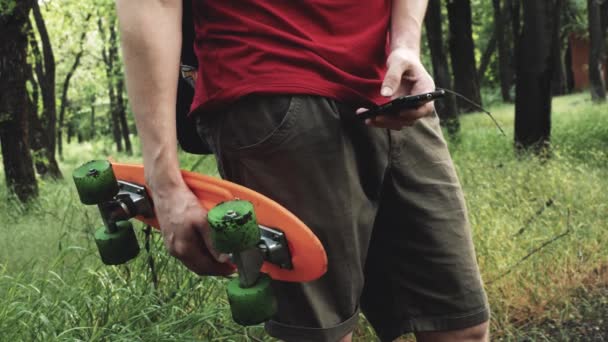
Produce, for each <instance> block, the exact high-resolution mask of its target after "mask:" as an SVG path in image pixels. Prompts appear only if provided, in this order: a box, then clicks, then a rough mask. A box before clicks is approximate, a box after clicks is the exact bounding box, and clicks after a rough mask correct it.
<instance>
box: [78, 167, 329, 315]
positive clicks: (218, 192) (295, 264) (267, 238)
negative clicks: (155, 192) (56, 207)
mask: <svg viewBox="0 0 608 342" xmlns="http://www.w3.org/2000/svg"><path fill="white" fill-rule="evenodd" d="M182 176H183V179H184V181H185V182H186V184H187V185H188V187H189V188H190V189H191V190H192V192H193V193H194V194H195V195H196V196H197V197H198V198H199V201H200V204H201V206H202V207H203V208H205V209H206V210H207V211H208V217H207V219H208V222H209V225H210V229H211V237H212V240H213V244H214V247H215V248H216V249H217V250H218V251H220V252H222V253H228V254H230V255H231V260H232V262H233V264H235V266H236V267H237V269H238V272H239V278H238V279H233V280H232V281H231V282H230V283H229V284H228V288H227V292H228V299H229V302H230V306H231V310H232V315H233V318H234V320H235V321H236V322H237V323H240V324H243V325H251V324H257V323H260V322H263V321H266V320H268V319H269V318H270V317H271V316H272V315H274V313H275V311H276V300H275V299H274V296H273V295H272V291H271V288H270V279H274V280H281V281H290V282H308V281H312V280H315V279H317V278H319V277H321V276H322V275H323V274H324V273H325V271H326V270H327V256H326V254H325V250H324V248H323V246H322V244H321V242H320V241H319V239H318V238H317V237H316V236H315V235H314V233H313V232H312V231H311V230H310V229H309V228H308V227H307V226H306V225H305V224H304V223H303V222H302V221H300V220H299V219H298V218H297V217H296V216H295V215H293V214H292V213H291V212H289V211H288V210H287V209H285V208H284V207H282V206H281V205H280V204H278V203H277V202H275V201H273V200H271V199H269V198H268V197H266V196H264V195H262V194H260V193H257V192H255V191H253V190H251V189H248V188H246V187H243V186H240V185H238V184H235V183H232V182H228V181H225V180H221V179H218V178H213V177H210V176H205V175H201V174H197V173H194V172H188V171H182ZM73 178H74V182H75V184H76V188H77V190H78V193H79V196H80V199H81V201H82V202H83V203H84V204H97V205H98V207H99V209H100V212H101V216H102V218H103V221H104V226H103V227H102V228H100V229H98V230H97V232H96V233H95V241H96V243H97V246H98V249H99V252H100V255H101V258H102V261H103V262H104V263H106V264H111V265H116V264H122V263H125V262H127V261H129V260H131V259H132V258H134V257H135V256H136V255H137V254H138V252H139V244H138V243H137V240H136V238H135V234H134V231H133V228H132V225H131V223H130V222H129V221H128V220H129V219H131V218H135V219H137V220H140V221H143V222H145V223H147V224H149V225H151V226H153V227H155V228H157V229H158V228H159V225H158V221H157V220H156V217H155V216H154V209H153V208H154V207H153V204H152V201H151V198H150V196H149V195H148V191H147V186H146V183H145V180H144V168H143V166H142V165H131V164H120V163H115V162H109V161H105V160H98V161H91V162H88V163H86V164H84V165H82V166H81V167H79V168H77V169H76V170H75V171H74V174H73Z"/></svg>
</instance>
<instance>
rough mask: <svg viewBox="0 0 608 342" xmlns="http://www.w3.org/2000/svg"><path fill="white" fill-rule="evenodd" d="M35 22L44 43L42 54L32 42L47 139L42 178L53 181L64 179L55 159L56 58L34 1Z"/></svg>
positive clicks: (42, 152) (44, 140)
mask: <svg viewBox="0 0 608 342" xmlns="http://www.w3.org/2000/svg"><path fill="white" fill-rule="evenodd" d="M33 13H34V20H35V22H36V27H37V28H38V33H39V34H40V39H41V41H42V53H41V52H40V50H39V48H38V43H37V42H36V41H35V40H32V41H31V42H30V46H31V47H32V52H33V54H34V59H35V61H36V63H35V65H36V67H35V69H36V76H37V78H38V85H39V86H40V92H41V94H42V107H43V110H42V121H43V124H42V125H41V127H42V128H43V130H44V135H45V136H46V139H43V140H42V142H43V143H45V145H44V147H43V149H42V150H41V155H40V157H41V159H40V161H39V162H40V163H47V165H46V167H45V168H42V169H43V170H45V173H44V174H41V176H42V177H45V178H46V177H50V178H53V179H60V178H63V176H62V174H61V171H60V170H59V165H58V164H57V160H56V158H55V132H56V126H57V108H56V107H55V105H56V100H55V57H54V55H53V49H52V47H51V42H50V39H49V35H48V32H47V30H46V25H45V23H44V19H43V18H42V14H41V13H40V7H39V5H38V2H37V1H34V5H33Z"/></svg>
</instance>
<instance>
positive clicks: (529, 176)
mask: <svg viewBox="0 0 608 342" xmlns="http://www.w3.org/2000/svg"><path fill="white" fill-rule="evenodd" d="M588 97H589V96H588V95H587V94H580V95H573V96H567V97H561V98H556V99H555V100H554V115H553V134H552V146H553V147H552V156H551V158H550V159H549V160H546V161H541V160H538V159H536V158H534V157H532V156H520V157H517V156H516V155H515V153H514V152H513V139H512V136H513V123H514V118H513V106H511V105H497V106H494V107H492V108H490V110H491V111H492V113H493V114H494V115H495V117H496V119H497V120H498V121H499V122H500V124H501V126H502V127H503V128H504V129H505V131H506V133H507V137H503V136H501V135H500V134H499V131H498V130H497V129H496V127H495V126H494V124H493V122H492V121H491V120H490V119H489V118H488V117H486V116H484V115H482V114H473V115H467V116H464V117H463V118H462V134H461V137H460V139H459V140H458V141H452V142H450V149H451V151H452V154H453V158H454V160H455V162H456V165H457V169H458V173H459V176H460V179H461V181H462V184H463V187H464V190H465V194H466V197H467V203H468V208H469V214H470V218H471V223H472V228H473V233H474V238H475V245H476V249H477V255H478V262H479V265H480V267H481V270H482V274H483V278H484V280H485V282H486V288H487V291H488V295H489V299H490V303H491V306H492V310H493V320H492V330H493V335H494V336H495V338H502V339H505V340H519V339H522V338H523V337H524V336H525V334H526V333H524V331H529V330H530V329H529V327H530V326H533V325H534V324H536V323H537V322H540V321H542V320H544V319H548V318H551V319H554V320H557V321H560V320H563V319H568V318H570V317H577V315H580V314H581V312H582V311H581V310H584V309H585V308H586V307H588V306H587V305H585V304H581V305H579V304H578V303H573V302H572V296H573V295H574V293H579V292H580V291H589V292H592V291H593V290H594V288H597V287H598V286H600V285H602V284H603V285H606V283H607V280H608V276H607V275H606V273H605V272H606V271H605V269H604V271H603V272H602V271H601V270H602V266H605V265H608V248H606V246H608V224H607V221H608V192H607V191H606V189H608V159H607V155H606V154H607V153H608V105H594V104H592V103H591V102H590V101H589V100H588ZM135 148H136V150H138V146H137V144H136V146H135ZM108 156H112V157H113V158H115V159H116V160H120V161H129V162H140V161H141V157H140V156H139V155H136V156H126V155H124V154H117V153H115V152H113V146H112V143H111V141H109V140H99V141H96V142H94V143H84V144H76V143H72V144H70V145H67V146H66V147H65V154H64V158H63V161H62V162H61V168H62V170H63V172H64V175H65V177H66V179H65V180H63V181H60V182H45V181H42V180H41V183H40V184H41V186H40V191H41V195H40V199H39V200H38V201H37V202H36V203H33V204H32V205H30V206H27V207H26V206H23V205H20V204H19V203H17V202H14V201H11V200H8V201H1V202H0V222H2V224H1V225H0V236H2V239H0V332H1V334H0V335H1V336H2V340H6V341H11V340H15V341H21V340H44V341H48V340H69V341H73V340H111V341H165V340H166V341H169V340H171V341H192V340H205V341H206V340H243V341H247V340H260V339H261V340H267V339H269V338H268V337H266V336H265V335H264V333H263V329H262V328H261V327H260V326H257V327H252V328H248V329H244V328H242V327H239V326H237V325H235V324H234V323H232V322H231V320H230V317H229V315H230V314H229V310H228V306H227V303H226V299H225V295H224V288H223V282H224V280H223V279H218V278H200V277H197V276H195V275H193V274H192V273H190V272H188V271H186V270H185V269H184V268H183V267H182V266H181V265H179V263H177V262H176V261H174V260H173V259H172V258H170V257H168V256H167V253H166V252H165V250H164V248H163V245H162V241H161V239H160V237H159V235H158V234H152V235H151V252H150V253H148V252H147V251H146V250H145V249H144V248H143V246H144V241H145V235H144V234H143V232H142V230H139V229H138V231H139V237H140V244H141V245H142V252H141V255H140V257H139V258H138V259H136V260H135V261H133V262H131V263H129V264H128V265H127V266H120V267H105V266H102V265H101V262H100V261H99V259H98V257H97V251H96V248H95V245H94V242H93V240H92V232H93V231H94V229H95V228H96V227H98V226H99V225H100V224H101V221H100V218H99V215H98V213H97V209H96V208H95V207H85V206H83V205H81V204H80V202H79V201H78V198H77V195H76V193H75V190H74V188H73V184H72V182H71V180H70V177H71V175H70V173H71V170H72V169H73V168H74V167H76V166H77V165H79V164H80V163H82V162H84V161H87V160H90V159H98V158H104V157H108ZM180 158H181V162H182V166H183V168H185V169H194V170H195V171H198V172H203V173H207V174H212V175H215V176H217V171H216V170H215V164H214V160H213V158H212V157H203V158H201V157H198V156H191V155H186V154H182V155H181V156H180ZM0 172H1V171H0ZM1 176H2V179H3V175H1ZM0 196H1V197H3V198H7V194H6V190H5V188H4V186H3V185H2V186H0ZM560 234H563V236H562V237H559V236H560ZM558 237H559V238H558ZM541 246H544V247H542V248H541ZM149 255H150V256H152V257H153V259H154V261H155V267H156V273H157V276H158V279H159V281H158V284H156V286H155V285H154V284H153V283H152V280H151V279H152V277H151V271H150V267H149V264H148V256H149ZM357 335H358V338H359V340H362V341H368V340H371V339H373V333H372V330H371V329H370V328H369V327H368V326H367V325H362V327H361V328H360V329H358V330H357ZM535 336H541V335H535Z"/></svg>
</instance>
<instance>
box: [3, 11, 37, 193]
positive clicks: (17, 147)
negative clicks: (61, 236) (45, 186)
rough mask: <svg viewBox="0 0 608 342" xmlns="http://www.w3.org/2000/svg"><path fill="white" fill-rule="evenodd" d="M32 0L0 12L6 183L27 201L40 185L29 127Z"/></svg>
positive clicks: (12, 190)
mask: <svg viewBox="0 0 608 342" xmlns="http://www.w3.org/2000/svg"><path fill="white" fill-rule="evenodd" d="M33 3H34V1H32V0H20V1H16V2H15V3H14V7H13V8H12V9H9V10H3V12H1V13H0V32H2V39H0V78H1V79H2V82H0V113H2V114H1V116H0V143H1V145H2V147H1V149H2V160H3V164H4V175H5V179H6V186H7V188H8V189H9V191H10V192H12V193H13V194H15V195H16V197H17V198H18V199H19V200H20V201H22V202H27V201H29V200H31V199H33V198H35V197H37V196H38V184H37V183H36V176H35V174H34V166H33V162H32V156H31V154H30V148H29V144H28V130H27V108H28V106H27V100H28V95H27V88H26V82H27V68H29V65H28V64H27V38H28V37H27V22H28V14H29V12H30V10H31V8H32V6H33Z"/></svg>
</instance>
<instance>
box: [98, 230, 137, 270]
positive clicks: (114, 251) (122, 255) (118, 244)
mask: <svg viewBox="0 0 608 342" xmlns="http://www.w3.org/2000/svg"><path fill="white" fill-rule="evenodd" d="M116 228H117V229H116V231H115V232H110V231H108V230H107V228H106V227H105V226H104V227H101V228H99V229H97V231H96V232H95V243H96V244H97V249H98V250H99V255H100V256H101V261H103V263H104V264H106V265H120V264H124V263H125V262H127V261H129V260H131V259H133V258H135V257H136V256H137V254H138V253H139V244H138V243H137V237H136V236H135V231H134V230H133V225H132V224H131V222H129V221H118V222H116Z"/></svg>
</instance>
